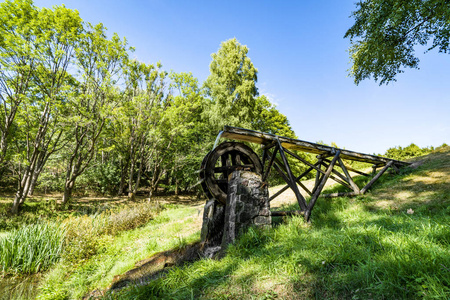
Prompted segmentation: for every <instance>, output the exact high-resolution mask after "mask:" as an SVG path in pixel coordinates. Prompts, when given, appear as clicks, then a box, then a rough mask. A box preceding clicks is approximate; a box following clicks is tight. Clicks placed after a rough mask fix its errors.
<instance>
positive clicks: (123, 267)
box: [37, 205, 201, 299]
mask: <svg viewBox="0 0 450 300" xmlns="http://www.w3.org/2000/svg"><path fill="white" fill-rule="evenodd" d="M200 219H201V216H199V208H198V207H196V206H176V205H175V206H174V205H166V209H164V210H163V211H162V212H161V213H160V214H158V216H156V217H155V218H154V219H153V220H151V221H150V222H148V223H147V224H146V225H144V226H142V227H139V228H136V229H133V230H129V231H124V232H122V233H120V234H118V235H104V236H102V239H101V241H100V243H101V245H97V247H98V248H100V249H99V250H98V251H97V253H96V254H94V255H92V256H91V257H90V258H88V259H86V260H83V261H75V262H71V261H67V260H62V261H60V262H59V263H58V264H57V265H56V266H55V267H53V268H52V269H51V270H50V271H49V272H48V273H47V274H46V275H45V278H44V279H43V281H42V282H41V284H40V288H39V289H40V291H39V294H38V296H37V298H38V299H81V298H82V297H83V296H85V295H86V294H87V293H88V292H90V291H92V290H94V289H105V288H106V287H107V286H108V285H109V284H110V283H111V282H112V281H113V278H114V276H115V275H119V274H122V273H124V272H126V271H128V270H130V269H132V268H133V267H134V265H135V262H137V261H139V260H142V259H144V258H147V257H149V256H151V255H152V254H154V253H157V252H160V251H165V250H169V249H173V248H177V247H183V246H184V245H185V244H187V243H190V242H192V241H194V240H197V239H198V234H197V232H198V231H199V230H200V226H201V220H200Z"/></svg>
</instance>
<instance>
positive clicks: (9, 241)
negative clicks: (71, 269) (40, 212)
mask: <svg viewBox="0 0 450 300" xmlns="http://www.w3.org/2000/svg"><path fill="white" fill-rule="evenodd" d="M64 237H65V230H64V227H62V226H59V225H55V224H53V223H50V222H45V223H38V224H33V225H25V226H23V227H21V228H19V229H16V230H13V231H11V232H9V233H8V234H7V235H6V236H3V237H0V266H1V270H2V273H3V274H5V273H6V274H7V273H37V272H40V271H44V270H46V269H48V268H49V267H50V266H51V265H53V264H54V263H55V262H57V261H58V260H59V258H60V256H61V253H62V250H63V241H64Z"/></svg>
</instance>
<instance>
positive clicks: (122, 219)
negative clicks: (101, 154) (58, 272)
mask: <svg viewBox="0 0 450 300" xmlns="http://www.w3.org/2000/svg"><path fill="white" fill-rule="evenodd" d="M159 210H160V208H159V207H156V206H154V205H151V204H148V203H141V204H138V205H134V206H130V207H124V208H122V209H119V210H116V211H113V210H108V211H104V212H102V213H98V214H93V215H71V216H67V217H65V218H64V219H63V220H62V221H61V220H59V219H56V220H54V221H41V222H39V223H37V224H29V225H24V226H22V227H20V228H18V229H13V230H12V231H10V232H8V233H6V234H4V235H2V237H0V268H1V269H0V270H1V275H3V276H4V275H7V274H25V273H27V274H30V273H37V272H40V271H43V270H46V269H48V268H49V267H50V266H51V265H52V264H54V263H55V262H57V261H58V260H59V259H60V258H62V259H63V260H64V261H67V262H70V263H75V264H81V263H83V262H84V261H85V260H87V259H89V258H90V257H91V256H92V255H94V254H96V253H97V252H98V251H101V250H102V249H103V248H104V247H106V246H107V242H108V240H109V238H108V236H112V235H116V234H118V233H120V232H123V231H126V230H131V229H135V228H137V227H139V226H141V225H143V224H146V223H147V222H148V221H149V220H150V219H151V218H153V217H154V216H155V215H156V214H157V213H158V211H159Z"/></svg>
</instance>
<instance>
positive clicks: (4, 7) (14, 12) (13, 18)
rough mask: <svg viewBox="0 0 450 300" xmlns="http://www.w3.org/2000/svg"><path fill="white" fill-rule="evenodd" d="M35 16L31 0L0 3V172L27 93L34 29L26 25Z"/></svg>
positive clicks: (30, 72)
mask: <svg viewBox="0 0 450 300" xmlns="http://www.w3.org/2000/svg"><path fill="white" fill-rule="evenodd" d="M18 16H20V17H18ZM36 16H37V9H36V7H34V6H33V2H32V1H29V0H24V1H21V0H17V1H14V2H13V1H5V2H3V3H1V4H0V104H1V107H0V113H1V117H0V175H1V172H2V169H3V166H4V164H5V161H6V154H7V150H8V142H9V141H10V140H11V137H10V131H11V128H12V127H13V123H14V119H15V117H16V115H17V112H18V110H19V108H20V106H21V104H22V102H23V101H25V99H26V98H27V97H28V96H29V94H28V93H29V88H30V83H31V79H32V71H33V69H34V67H35V63H36V60H37V51H36V49H35V47H34V41H35V39H36V32H35V29H36V28H33V26H31V25H30V24H31V23H32V21H33V20H34V19H36ZM0 178H1V176H0Z"/></svg>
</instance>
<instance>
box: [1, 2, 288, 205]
mask: <svg viewBox="0 0 450 300" xmlns="http://www.w3.org/2000/svg"><path fill="white" fill-rule="evenodd" d="M0 21H2V22H0V23H1V24H0V188H2V190H3V187H6V188H7V189H9V190H10V192H15V199H14V201H13V206H12V208H11V212H13V213H18V212H19V210H20V207H22V205H23V204H24V203H25V200H26V199H27V197H29V196H31V195H33V192H34V190H35V188H36V190H39V191H41V190H44V191H45V192H49V191H58V192H62V193H63V196H62V203H63V205H64V206H65V205H66V204H67V205H70V202H71V199H72V195H73V194H76V193H77V192H80V191H91V192H100V193H103V194H104V193H109V194H118V195H124V194H128V196H129V197H130V198H131V199H132V198H134V195H135V194H136V193H138V192H141V193H142V192H143V189H140V188H141V187H142V188H145V189H146V191H147V192H148V193H149V197H150V196H151V195H152V193H155V192H157V191H158V189H159V190H163V191H166V192H167V191H170V192H175V193H176V194H177V193H179V192H180V191H183V190H184V191H187V190H188V189H189V188H190V187H192V186H193V185H194V184H195V182H197V174H196V173H195V171H196V170H198V168H199V167H200V163H201V161H202V159H203V157H204V155H205V154H206V153H207V151H205V149H211V147H212V144H213V143H214V138H215V136H216V135H217V133H218V132H219V130H221V129H222V127H223V125H231V126H241V127H247V128H251V129H256V130H262V131H268V132H271V133H276V134H280V135H285V136H289V137H294V136H295V134H294V132H293V131H292V129H291V128H290V126H289V122H288V120H287V118H286V116H284V115H283V114H281V113H280V112H279V111H278V110H277V109H276V108H275V107H274V106H273V105H272V104H271V103H270V101H269V100H268V99H267V98H266V97H264V96H260V97H258V89H257V87H256V80H257V69H256V68H255V66H254V65H253V63H252V62H251V60H250V58H249V57H248V56H247V53H248V48H247V47H246V46H245V45H241V44H240V43H239V42H238V41H237V40H236V39H230V40H228V41H225V42H223V43H222V44H221V47H220V48H219V50H218V52H217V53H214V54H212V55H211V56H212V62H211V65H210V70H211V75H210V76H209V77H208V79H207V81H206V83H205V84H204V85H203V86H202V85H201V84H199V82H198V80H197V79H196V78H195V77H194V76H193V75H192V74H191V73H185V72H182V73H176V72H170V73H169V72H167V71H165V70H164V69H163V68H162V64H161V63H159V62H158V63H156V64H146V63H142V62H140V61H138V60H136V59H130V52H131V51H132V48H131V47H129V46H128V44H127V41H126V39H125V38H123V39H121V38H119V36H118V35H117V34H112V35H111V37H110V38H108V34H107V29H106V27H105V26H103V24H97V25H92V24H90V23H87V22H84V21H83V20H82V19H81V18H80V16H79V14H78V12H77V11H76V10H71V9H68V8H66V7H64V6H63V5H62V6H55V7H53V8H52V9H48V8H39V7H36V6H35V5H34V4H33V2H32V1H31V0H6V1H4V2H2V3H0Z"/></svg>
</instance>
